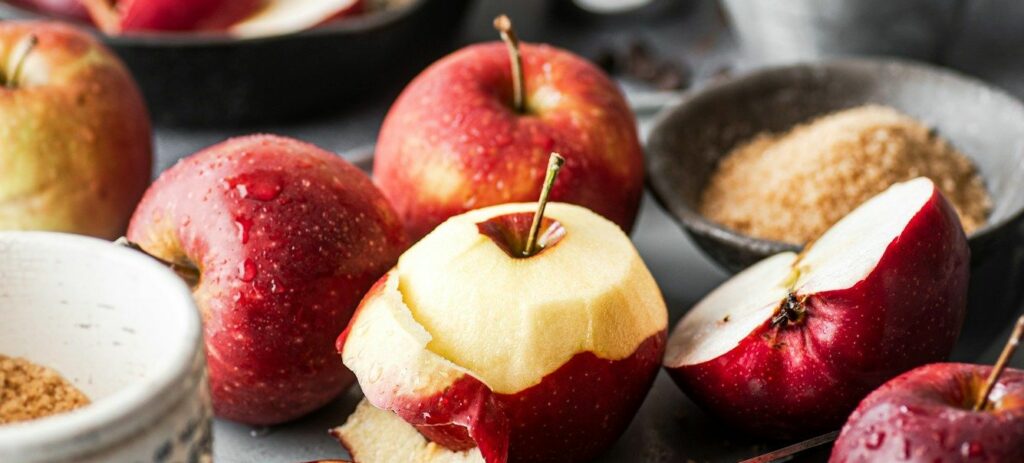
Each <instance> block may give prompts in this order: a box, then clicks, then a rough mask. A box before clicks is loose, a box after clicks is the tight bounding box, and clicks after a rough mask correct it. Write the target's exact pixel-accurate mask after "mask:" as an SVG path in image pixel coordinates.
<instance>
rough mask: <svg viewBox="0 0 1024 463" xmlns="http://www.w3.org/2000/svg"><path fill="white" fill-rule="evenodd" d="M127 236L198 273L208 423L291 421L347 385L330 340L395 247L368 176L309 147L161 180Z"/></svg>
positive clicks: (215, 161) (221, 156)
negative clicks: (213, 417)
mask: <svg viewBox="0 0 1024 463" xmlns="http://www.w3.org/2000/svg"><path fill="white" fill-rule="evenodd" d="M128 238H129V239H130V240H131V241H133V242H135V243H137V244H138V245H140V246H141V247H142V248H143V249H144V250H145V251H146V252H148V253H150V254H152V255H154V256H157V257H160V258H162V259H164V260H167V261H170V262H175V263H179V264H185V265H193V266H195V267H197V268H198V269H200V271H201V279H200V282H199V284H198V285H197V286H196V287H195V288H194V290H193V293H194V295H195V298H196V301H197V303H198V305H199V307H200V309H201V310H202V313H203V319H204V330H205V340H206V351H207V358H208V368H209V373H210V385H211V389H212V395H213V406H214V411H215V412H216V413H217V415H218V416H221V417H223V418H227V419H230V420H234V421H239V422H243V423H248V424H257V425H269V424H275V423H280V422H284V421H288V420H291V419H293V418H297V417H299V416H302V415H304V414H306V413H307V412H309V411H312V410H314V409H316V408H318V407H320V406H321V405H323V404H325V403H327V402H328V401H330V400H331V399H333V398H334V397H335V396H336V395H337V394H338V393H339V392H341V391H342V390H343V389H344V388H346V387H348V386H349V385H350V384H351V383H352V380H353V377H352V374H351V373H350V372H349V371H348V370H346V369H345V367H344V366H343V365H342V364H341V363H340V362H338V361H337V357H336V354H335V350H334V340H335V338H336V337H337V333H338V332H339V331H341V330H342V329H344V327H345V325H346V324H347V322H348V320H349V318H350V316H351V314H352V312H353V310H354V309H355V308H356V306H357V304H358V303H359V300H360V298H361V297H362V296H363V294H364V293H365V292H366V290H367V289H369V288H370V286H371V285H372V284H373V282H374V281H375V280H377V279H378V278H379V277H380V276H381V275H382V274H383V273H384V272H385V271H387V269H388V268H389V267H391V266H392V265H394V263H395V262H396V260H397V259H398V256H399V255H400V254H401V252H402V251H403V250H404V249H405V247H406V244H407V240H406V237H405V235H404V231H403V229H402V225H401V222H400V221H399V220H398V217H397V215H396V214H395V212H394V211H393V210H392V209H391V207H390V205H389V204H388V203H387V200H386V199H385V198H384V196H383V195H381V194H380V192H379V191H377V189H376V188H375V187H374V186H373V184H372V183H371V182H370V179H369V178H367V176H366V175H365V174H363V173H362V172H361V171H359V170H358V169H357V168H355V167H354V166H352V165H351V164H349V163H348V162H346V161H345V160H343V159H342V158H340V157H338V156H336V155H334V154H332V153H329V152H327V151H324V150H321V149H319V148H317V147H315V146H313V145H310V144H306V143H302V142H299V141H296V140H292V139H287V138H282V137H275V136H265V135H263V136H249V137H242V138H235V139H231V140H228V141H226V142H223V143H221V144H219V145H215V146H213V147H210V148H207V149H206V150H204V151H201V152H199V153H197V154H195V155H192V156H190V157H188V158H187V159H185V160H183V161H180V162H179V163H178V164H176V165H175V166H174V167H172V168H170V169H168V170H167V171H166V172H164V173H163V174H162V175H161V176H160V178H159V179H158V180H157V181H156V182H155V183H154V184H153V186H152V187H151V188H150V189H149V191H148V192H147V193H146V196H145V197H144V198H143V199H142V202H141V203H140V204H139V208H138V209H137V210H136V212H135V215H134V217H133V219H132V223H131V226H130V228H129V231H128Z"/></svg>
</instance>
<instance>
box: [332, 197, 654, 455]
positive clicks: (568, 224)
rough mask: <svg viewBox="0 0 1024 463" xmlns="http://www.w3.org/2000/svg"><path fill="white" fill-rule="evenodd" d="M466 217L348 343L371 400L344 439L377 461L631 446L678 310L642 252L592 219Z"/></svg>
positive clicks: (420, 253) (390, 281)
mask: <svg viewBox="0 0 1024 463" xmlns="http://www.w3.org/2000/svg"><path fill="white" fill-rule="evenodd" d="M536 207H537V206H536V204H534V203H520V204H506V205H500V206H493V207H488V208H484V209H478V210H474V211H470V212H468V213H465V214H462V215H459V216H456V217H453V218H451V219H449V220H448V221H446V222H445V223H443V224H442V225H441V226H439V227H438V228H437V229H436V230H434V231H433V232H432V233H430V234H429V235H427V236H426V237H425V238H424V239H423V240H421V241H420V242H419V243H417V244H416V245H415V246H413V247H412V248H410V249H409V250H408V251H407V252H406V253H405V254H403V255H402V257H401V258H400V259H399V261H398V265H397V266H396V267H395V268H394V269H392V270H391V271H390V272H389V273H388V274H387V275H385V276H384V277H383V278H382V279H381V280H380V281H378V282H377V284H376V285H375V286H374V288H373V289H371V290H370V292H369V293H368V294H367V295H366V297H365V298H364V299H363V301H362V303H361V304H360V306H359V309H357V311H356V314H355V315H354V317H353V319H352V321H351V322H350V324H349V326H348V328H347V329H346V330H345V331H344V332H343V333H342V335H341V336H340V337H339V339H338V349H339V351H340V352H341V355H342V359H343V360H344V363H345V365H346V366H348V367H349V368H350V369H351V370H352V372H353V373H355V375H356V378H357V379H358V381H359V384H360V386H361V388H362V390H363V393H364V394H365V395H366V400H367V402H368V403H369V404H370V406H372V407H373V408H375V409H377V411H375V410H372V409H369V408H368V406H363V407H360V409H359V411H357V412H356V413H355V414H354V415H353V416H352V417H350V418H349V421H348V423H346V425H345V426H342V427H340V428H338V429H337V430H336V434H337V436H338V437H339V439H340V440H341V441H342V443H343V444H344V445H345V446H346V447H347V448H348V449H349V451H350V452H351V453H352V454H353V455H354V456H355V459H356V460H357V461H360V462H363V463H374V462H392V461H393V462H409V461H473V458H474V455H479V458H477V460H476V461H480V460H481V459H482V461H486V462H488V463H495V462H506V461H558V462H566V461H583V460H587V459H590V458H593V457H594V456H596V455H597V454H599V453H601V452H602V451H604V450H605V449H606V448H607V447H608V446H610V445H611V444H612V442H614V441H615V439H617V438H618V436H619V435H620V434H621V433H622V431H623V430H624V429H625V427H626V426H627V424H628V423H629V421H630V420H631V419H632V417H633V415H634V414H635V413H636V410H637V409H638V408H639V406H640V403H641V402H642V401H643V399H644V397H645V396H646V394H647V392H648V390H649V389H650V386H651V383H652V382H653V380H654V377H655V375H656V374H657V369H658V363H659V359H660V358H661V355H662V353H663V352H664V343H665V336H666V327H667V323H668V320H667V318H668V317H667V311H666V308H665V302H664V300H663V299H662V297H661V292H660V291H659V289H658V286H657V284H656V283H655V281H654V278H653V277H652V276H651V274H650V272H649V271H648V270H647V267H646V266H645V265H644V263H643V261H642V260H641V259H640V256H639V255H638V254H637V252H636V250H635V249H634V248H633V246H632V244H631V243H630V241H629V238H628V237H627V236H626V235H625V234H624V233H623V232H622V230H621V229H619V227H618V226H616V225H615V224H614V223H612V222H610V221H608V220H606V219H604V218H602V217H601V216H599V215H597V214H595V213H593V212H591V211H590V210H588V209H585V208H582V207H579V206H573V205H569V204H564V203H551V204H549V205H548V206H547V213H546V216H545V219H546V220H545V221H544V222H543V223H542V226H541V233H540V236H541V238H540V240H539V242H540V244H541V251H540V252H538V253H535V254H533V255H531V256H529V257H524V256H523V255H522V253H521V249H520V248H519V247H520V243H521V242H522V240H521V238H522V237H523V236H525V232H526V231H527V230H528V228H529V225H530V223H531V221H532V220H531V219H532V216H533V211H534V210H535V209H536Z"/></svg>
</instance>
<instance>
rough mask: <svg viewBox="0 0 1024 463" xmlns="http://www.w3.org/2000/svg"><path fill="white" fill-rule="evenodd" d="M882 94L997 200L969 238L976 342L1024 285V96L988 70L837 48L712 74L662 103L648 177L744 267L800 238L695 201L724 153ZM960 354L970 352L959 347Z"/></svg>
mask: <svg viewBox="0 0 1024 463" xmlns="http://www.w3.org/2000/svg"><path fill="white" fill-rule="evenodd" d="M869 103H875V104H881V105H887V106H891V107H893V108H896V109H897V110H899V111H901V112H903V113H906V114H908V115H910V116H913V117H915V118H917V119H919V120H920V121H922V122H923V123H924V124H925V125H927V126H929V127H934V128H935V129H936V130H937V131H938V133H939V135H941V136H942V137H944V138H946V139H947V140H949V141H950V142H951V143H952V144H953V145H954V146H955V147H956V148H957V149H958V150H960V152H962V153H964V154H965V155H966V156H968V157H969V158H971V160H972V161H973V162H974V163H975V165H976V166H977V167H978V169H979V171H980V173H981V175H982V177H983V178H984V180H985V186H986V187H987V189H988V191H989V193H990V195H991V196H992V201H993V208H992V212H991V213H990V215H989V218H988V223H987V224H986V225H985V226H983V227H982V228H980V229H979V230H977V231H976V232H974V233H972V234H971V235H970V236H969V237H968V243H969V244H970V247H971V260H972V262H971V267H972V275H971V288H970V295H969V299H970V302H969V303H970V307H971V309H970V310H969V313H968V319H967V326H966V328H965V330H966V331H965V332H967V331H971V330H973V331H971V332H972V336H971V339H970V341H967V342H966V343H963V342H962V343H961V346H960V349H961V350H960V351H959V352H960V354H961V355H963V356H965V357H966V358H967V359H973V357H972V355H974V354H977V353H980V350H981V349H983V348H984V347H985V342H986V341H988V340H990V339H991V336H994V335H995V334H996V333H998V332H999V331H998V328H1000V327H1001V326H1002V325H1001V323H1003V322H1005V321H1006V320H1008V319H1009V318H1008V317H1010V316H1011V315H1012V314H1014V313H1016V312H1017V311H1018V309H1019V304H1020V300H1021V297H1022V296H1024V285H1021V284H1020V282H1021V281H1022V280H1024V239H1022V234H1024V233H1022V219H1024V104H1022V103H1021V102H1020V101H1018V100H1017V99H1016V98H1014V97H1012V96H1010V95H1009V94H1007V93H1005V92H1003V91H1001V90H998V89H996V88H993V87H991V86H989V85H987V84H985V83H983V82H981V81H978V80H976V79H973V78H970V77H966V76H964V75H961V74H959V73H956V72H953V71H948V70H944V69H940V68H937V67H933V66H929V65H924V64H916V63H912V62H908V61H901V60H894V59H840V60H833V61H825V62H817V63H807V64H795V65H789V66H782V67H776V68H767V69H762V70H758V71H754V72H751V73H748V74H745V75H742V76H737V77H733V78H728V79H724V80H720V81H716V82H714V83H712V84H710V85H708V86H706V87H704V88H701V89H698V90H695V91H692V92H689V93H687V94H685V95H684V97H683V101H682V102H681V103H680V104H679V105H676V106H674V107H670V108H668V109H666V110H664V111H663V112H662V113H661V114H660V115H659V116H658V117H657V120H656V121H655V122H654V124H653V126H652V129H651V132H650V135H649V137H648V139H647V146H646V150H647V172H648V182H649V185H650V187H651V190H652V191H653V193H654V196H655V197H656V198H657V200H658V202H659V203H660V204H661V206H662V207H663V208H664V209H665V210H666V211H667V212H668V213H669V215H671V216H672V217H673V218H675V219H676V221H677V222H678V223H679V224H680V226H682V227H683V229H684V230H685V231H686V232H687V233H688V234H689V235H690V237H691V238H692V239H693V240H694V242H695V243H696V244H697V245H698V246H699V247H700V248H701V249H702V250H703V251H704V252H705V253H706V254H707V255H708V256H710V257H711V258H712V259H713V260H714V261H716V262H717V263H718V264H719V265H721V266H722V267H723V268H725V269H727V270H729V271H732V272H736V271H739V270H740V269H743V268H746V267H747V266H749V265H751V264H753V263H755V262H757V261H760V260H761V259H763V258H765V257H768V256H770V255H773V254H776V253H779V252H782V251H798V250H799V249H800V246H797V245H794V244H790V243H782V242H778V241H771V240H766V239H760V238H756V237H752V236H747V235H744V234H741V233H738V232H736V231H733V230H731V229H729V228H726V227H724V226H722V225H719V224H717V223H715V222H712V221H711V220H708V219H706V218H704V217H703V216H702V215H701V214H700V213H699V212H698V211H699V201H700V197H701V193H702V192H703V189H704V187H705V185H706V183H707V181H708V179H709V177H710V176H711V174H712V173H713V172H714V169H715V168H716V167H717V165H718V161H719V159H721V158H722V157H723V156H725V155H726V154H728V153H729V152H730V151H731V149H732V148H733V147H735V146H737V144H739V143H742V142H744V141H746V140H749V139H750V138H752V137H753V136H755V135H757V134H758V133H761V132H764V131H768V132H782V131H785V130H788V129H789V128H791V127H793V126H794V125H797V124H799V123H802V122H806V121H809V120H811V119H814V118H815V117H817V116H821V115H824V114H828V113H831V112H835V111H838V110H841V109H846V108H851V107H856V106H861V105H864V104H869ZM961 358H964V357H961Z"/></svg>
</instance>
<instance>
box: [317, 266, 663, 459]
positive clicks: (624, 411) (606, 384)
mask: <svg viewBox="0 0 1024 463" xmlns="http://www.w3.org/2000/svg"><path fill="white" fill-rule="evenodd" d="M386 278H387V276H385V277H384V278H382V279H381V280H380V281H379V282H378V283H377V284H376V285H375V286H374V289H371V290H370V291H369V292H368V294H367V296H366V297H367V298H369V297H371V295H372V293H373V292H374V291H376V290H380V288H381V287H383V282H384V280H385V279H386ZM358 316H359V313H358V312H357V313H356V314H355V315H354V316H353V319H355V318H356V317H358ZM350 327H351V325H350ZM348 336H349V329H346V330H345V331H344V332H343V333H342V334H341V336H339V337H338V341H337V348H338V351H339V352H340V351H342V350H343V349H344V345H345V341H346V339H347V338H348ZM666 336H667V334H666V331H661V332H659V333H656V334H654V335H652V336H650V337H649V338H647V339H646V340H644V341H643V342H642V343H641V344H640V345H639V346H638V347H637V349H636V351H635V352H634V353H633V354H631V355H630V356H628V357H626V358H623V359H619V360H605V359H601V358H598V357H597V356H595V355H594V354H593V353H590V352H582V353H579V354H576V355H575V356H573V357H572V358H571V359H569V361H568V362H566V363H565V364H563V365H562V366H561V367H559V368H558V369H557V370H555V371H554V372H551V373H549V374H548V375H547V376H545V377H544V378H543V379H541V381H540V382H539V383H538V384H536V385H535V386H532V387H530V388H527V389H524V390H522V391H519V392H516V393H514V394H500V393H494V392H492V391H491V390H490V389H489V388H488V387H487V386H486V385H484V384H483V383H481V382H480V381H479V380H477V379H476V378H473V377H470V376H464V377H462V378H460V379H458V380H456V381H455V382H454V383H453V384H452V385H451V386H450V387H449V388H447V389H446V390H445V391H444V392H441V393H435V394H432V395H430V396H426V397H411V396H403V397H397V398H395V399H394V400H393V401H392V406H391V407H389V409H391V410H392V411H394V412H395V413H397V414H398V415H399V416H400V417H402V419H404V420H405V421H406V422H408V423H410V424H412V425H414V426H416V428H417V429H418V430H419V431H420V433H421V434H423V435H424V436H425V437H427V438H428V439H430V440H432V441H434V442H436V443H438V444H440V445H442V446H444V447H446V448H448V449H451V450H456V451H458V450H465V449H468V448H472V447H474V446H476V447H479V448H480V452H481V455H482V456H483V457H484V459H485V460H486V461H487V462H488V463H494V462H506V461H507V462H576V461H589V460H591V459H593V458H595V457H597V456H598V455H600V454H601V453H603V452H604V451H605V450H607V448H608V447H610V446H611V445H612V444H613V443H614V442H615V440H616V439H617V438H618V437H619V436H620V435H621V434H622V432H623V431H624V430H625V429H626V426H628V425H629V422H630V421H631V420H632V419H633V416H634V415H635V414H636V411H637V410H638V409H639V408H640V404H641V403H642V402H643V400H644V398H645V397H646V396H647V392H648V391H649V390H650V388H651V385H652V384H653V383H654V378H655V377H656V376H657V373H658V365H660V363H661V356H662V355H663V354H664V351H665V339H666ZM342 445H344V446H345V447H346V449H348V450H349V451H354V450H356V449H352V448H350V446H349V445H348V444H347V443H345V442H344V440H343V439H342Z"/></svg>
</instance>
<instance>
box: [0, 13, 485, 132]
mask: <svg viewBox="0 0 1024 463" xmlns="http://www.w3.org/2000/svg"><path fill="white" fill-rule="evenodd" d="M469 2H470V0H410V1H409V2H407V3H408V4H407V5H403V6H397V7H395V8H394V9H386V10H382V11H378V12H374V13H370V14H366V15H360V16H353V17H351V18H345V19H343V20H340V21H337V22H336V23H331V24H327V25H324V26H321V27H318V28H316V29H311V30H308V31H303V32H299V33H295V34H287V35H281V36H274V37H260V38H251V39H236V38H232V37H228V36H221V35H212V34H198V33H197V34H184V33H180V34H149V35H134V36H118V37H114V36H105V35H102V34H100V33H99V32H96V33H97V34H100V35H101V36H102V38H103V40H104V42H105V43H106V44H107V45H109V46H110V47H111V48H112V49H113V50H114V51H115V52H117V54H118V55H120V56H121V58H122V59H123V60H124V61H125V63H126V64H127V65H128V67H129V68H130V69H131V71H132V73H133V74H134V76H135V79H136V80H137V81H138V83H139V86H140V87H141V88H142V92H143V94H144V95H145V97H146V101H147V103H148V104H149V108H150V112H151V113H152V116H153V119H154V121H155V122H157V123H158V124H164V125H177V126H240V125H245V124H253V123H271V122H282V121H288V120H293V119H296V118H302V117H306V116H312V115H316V114H318V113H323V112H326V111H329V110H341V109H344V108H345V107H346V105H348V104H349V103H350V101H351V100H353V99H358V98H360V97H364V96H366V95H372V94H378V93H380V92H381V91H384V90H388V89H391V88H392V87H394V86H396V85H399V84H400V83H402V82H404V81H406V80H408V79H410V78H412V77H413V76H414V75H415V74H416V73H417V72H419V71H420V70H421V69H422V68H423V67H424V66H426V65H427V64H429V63H430V62H432V61H433V60H434V59H436V58H437V57H438V56H440V55H441V54H443V53H444V52H446V51H448V49H449V48H450V47H451V44H452V42H451V40H452V39H453V38H454V36H455V34H456V32H457V31H458V25H459V23H460V20H461V18H462V16H463V13H464V12H465V10H466V6H467V5H468V4H469ZM0 17H2V18H12V19H42V18H45V17H44V16H41V15H39V14H37V13H34V12H31V11H29V10H26V9H23V8H19V7H16V6H13V5H10V4H6V3H0ZM94 31H95V30H94Z"/></svg>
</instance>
